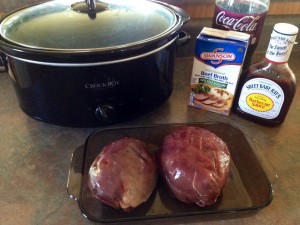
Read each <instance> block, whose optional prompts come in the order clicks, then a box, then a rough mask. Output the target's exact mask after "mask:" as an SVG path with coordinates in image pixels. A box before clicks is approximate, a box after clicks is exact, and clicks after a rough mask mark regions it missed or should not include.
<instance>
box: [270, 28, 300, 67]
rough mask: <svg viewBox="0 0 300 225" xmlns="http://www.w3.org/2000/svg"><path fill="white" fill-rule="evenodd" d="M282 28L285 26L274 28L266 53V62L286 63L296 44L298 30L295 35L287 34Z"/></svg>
mask: <svg viewBox="0 0 300 225" xmlns="http://www.w3.org/2000/svg"><path fill="white" fill-rule="evenodd" d="M282 27H284V26H277V29H276V26H275V27H274V30H273V32H272V34H271V38H270V42H269V45H268V49H267V52H266V60H267V61H269V62H271V63H274V64H282V63H286V62H287V61H288V60H289V57H290V54H291V52H292V49H293V46H294V44H296V42H295V40H296V37H297V32H298V29H297V32H295V33H287V32H285V30H284V29H283V28H282Z"/></svg>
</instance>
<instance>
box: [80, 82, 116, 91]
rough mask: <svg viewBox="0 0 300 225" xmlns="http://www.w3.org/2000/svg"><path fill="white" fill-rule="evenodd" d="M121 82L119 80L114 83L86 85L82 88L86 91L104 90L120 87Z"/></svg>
mask: <svg viewBox="0 0 300 225" xmlns="http://www.w3.org/2000/svg"><path fill="white" fill-rule="evenodd" d="M120 84H121V82H120V81H119V80H114V81H106V82H99V83H86V84H85V85H84V87H85V88H86V89H93V90H97V89H104V88H113V87H116V86H118V85H120Z"/></svg>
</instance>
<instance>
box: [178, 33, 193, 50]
mask: <svg viewBox="0 0 300 225" xmlns="http://www.w3.org/2000/svg"><path fill="white" fill-rule="evenodd" d="M190 40H191V35H190V34H189V33H187V32H185V31H180V33H179V35H178V39H177V40H176V45H177V46H178V47H180V46H182V45H185V44H187V43H188V42H189V41H190Z"/></svg>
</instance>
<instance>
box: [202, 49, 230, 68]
mask: <svg viewBox="0 0 300 225" xmlns="http://www.w3.org/2000/svg"><path fill="white" fill-rule="evenodd" d="M223 51H224V48H216V49H215V50H214V51H213V52H202V53H201V54H200V58H201V59H202V60H211V62H210V63H211V64H214V65H218V64H221V63H222V62H223V60H226V61H234V60H235V58H236V56H235V54H234V53H231V52H223Z"/></svg>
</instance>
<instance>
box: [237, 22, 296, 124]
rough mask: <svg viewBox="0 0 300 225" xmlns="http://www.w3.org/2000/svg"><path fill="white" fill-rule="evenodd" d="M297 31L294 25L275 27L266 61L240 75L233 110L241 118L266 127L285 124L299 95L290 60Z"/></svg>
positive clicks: (280, 24) (276, 25)
mask: <svg viewBox="0 0 300 225" xmlns="http://www.w3.org/2000/svg"><path fill="white" fill-rule="evenodd" d="M298 30H299V29H298V28H297V27H296V26H294V25H292V24H288V23H278V24H275V26H274V29H273V32H272V34H271V38H270V42H269V45H268V48H267V51H266V57H265V59H264V60H262V61H260V62H258V63H256V64H254V65H252V66H250V67H249V68H248V69H247V70H246V71H245V72H244V73H243V74H242V76H241V79H240V84H239V86H238V90H237V96H238V97H237V98H236V100H235V104H234V108H233V111H234V112H236V113H237V114H238V115H240V116H242V117H243V118H245V119H249V120H252V121H253V122H256V123H260V124H262V125H266V126H277V125H280V124H281V123H283V121H284V120H285V118H286V116H287V114H288V111H289V108H290V106H291V104H292V101H293V99H294V96H295V93H296V78H295V75H294V74H293V72H292V70H291V69H290V68H289V66H288V59H289V56H290V53H291V51H292V48H293V45H294V44H295V40H296V37H297V33H298Z"/></svg>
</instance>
